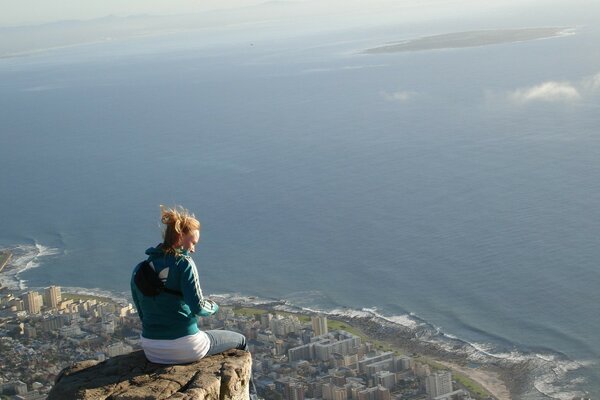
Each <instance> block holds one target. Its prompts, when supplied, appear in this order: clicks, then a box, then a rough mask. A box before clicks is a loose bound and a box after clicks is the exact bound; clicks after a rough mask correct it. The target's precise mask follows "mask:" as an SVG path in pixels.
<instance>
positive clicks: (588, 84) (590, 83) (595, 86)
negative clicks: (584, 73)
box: [583, 72, 600, 90]
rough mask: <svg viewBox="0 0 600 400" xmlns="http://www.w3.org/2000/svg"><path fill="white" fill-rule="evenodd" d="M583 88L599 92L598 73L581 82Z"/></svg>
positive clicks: (599, 77) (599, 75)
mask: <svg viewBox="0 0 600 400" xmlns="http://www.w3.org/2000/svg"><path fill="white" fill-rule="evenodd" d="M583 86H584V87H585V88H586V89H587V90H600V72H599V73H597V74H596V75H594V76H590V77H589V78H586V79H584V80H583Z"/></svg>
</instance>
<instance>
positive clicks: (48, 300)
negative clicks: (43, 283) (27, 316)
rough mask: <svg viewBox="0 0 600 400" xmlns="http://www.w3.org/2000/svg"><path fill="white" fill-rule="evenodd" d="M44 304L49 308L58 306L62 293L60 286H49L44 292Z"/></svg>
mask: <svg viewBox="0 0 600 400" xmlns="http://www.w3.org/2000/svg"><path fill="white" fill-rule="evenodd" d="M44 297H45V298H44V304H45V305H46V307H49V308H58V305H59V304H60V302H61V301H62V293H61V290H60V287H58V286H50V287H48V288H46V290H45V292H44Z"/></svg>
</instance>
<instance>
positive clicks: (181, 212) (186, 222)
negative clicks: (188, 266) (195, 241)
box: [160, 205, 200, 252]
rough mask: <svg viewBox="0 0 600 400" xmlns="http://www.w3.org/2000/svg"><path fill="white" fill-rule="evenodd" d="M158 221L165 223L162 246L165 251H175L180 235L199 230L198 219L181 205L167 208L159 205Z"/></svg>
mask: <svg viewBox="0 0 600 400" xmlns="http://www.w3.org/2000/svg"><path fill="white" fill-rule="evenodd" d="M160 221H161V222H162V223H163V224H164V225H165V230H164V232H163V248H164V250H165V251H167V252H177V246H178V244H179V240H180V239H181V236H183V235H186V234H188V233H190V232H191V231H194V230H200V221H198V220H197V219H196V217H195V216H194V214H192V213H190V212H189V211H188V210H186V209H185V208H183V207H181V206H175V207H173V208H168V207H165V206H163V205H161V206H160Z"/></svg>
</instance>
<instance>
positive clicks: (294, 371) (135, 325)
mask: <svg viewBox="0 0 600 400" xmlns="http://www.w3.org/2000/svg"><path fill="white" fill-rule="evenodd" d="M0 308H1V309H0V350H1V353H2V355H3V356H2V361H1V364H2V365H0V367H1V371H2V372H1V373H0V396H2V397H1V398H2V399H24V400H38V399H45V398H46V395H47V393H48V392H49V390H50V389H51V387H52V385H53V383H54V380H55V379H56V377H57V376H58V374H59V373H60V371H61V370H62V369H63V368H64V367H66V366H68V365H70V364H72V363H74V362H76V361H83V360H90V359H95V360H99V361H102V360H104V359H106V358H108V357H114V356H117V355H120V354H126V353H129V352H131V351H133V350H136V349H139V348H140V347H139V335H140V333H141V324H140V322H139V318H138V316H137V314H136V312H135V308H133V307H132V305H131V304H123V303H118V302H115V301H114V300H111V299H108V298H98V297H92V296H83V295H73V294H68V293H63V292H62V290H61V288H60V287H57V286H51V287H48V288H45V289H44V290H43V291H39V292H37V291H28V292H25V293H19V292H17V291H14V290H9V289H7V288H1V289H0ZM331 322H332V321H328V320H327V317H326V316H323V315H312V316H307V315H294V314H289V313H280V312H275V311H274V312H269V311H267V310H259V309H244V308H235V307H227V306H223V307H222V308H221V310H220V312H219V313H218V314H217V315H216V316H213V317H210V318H205V319H201V320H200V322H199V323H200V326H201V327H202V329H220V328H223V329H229V330H234V331H238V332H241V333H243V334H244V335H246V337H247V338H248V339H249V342H250V350H251V352H252V356H253V374H254V379H255V381H256V385H257V388H258V390H259V394H260V395H261V396H262V397H264V398H265V399H267V400H305V399H324V400H391V399H400V398H402V399H430V400H432V399H436V400H443V399H451V398H452V399H470V398H471V395H470V393H469V392H468V391H466V390H465V389H464V388H458V387H457V386H458V385H457V384H456V383H455V382H454V384H453V379H452V374H451V373H450V372H449V371H444V370H439V371H435V370H432V368H431V367H430V366H429V365H427V364H425V363H420V362H418V361H416V360H415V359H413V358H411V357H408V356H406V355H398V354H396V353H394V352H392V351H383V350H381V349H378V348H376V346H375V345H374V344H373V343H370V342H368V341H364V340H362V339H361V337H359V336H357V335H354V334H352V333H350V332H348V331H346V330H344V329H343V328H344V326H343V325H342V326H341V327H340V329H336V330H330V329H329V325H330V323H331Z"/></svg>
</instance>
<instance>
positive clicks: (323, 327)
mask: <svg viewBox="0 0 600 400" xmlns="http://www.w3.org/2000/svg"><path fill="white" fill-rule="evenodd" d="M310 320H311V322H312V328H313V332H314V333H315V336H321V335H326V334H327V333H328V332H329V330H328V329H327V317H326V316H324V315H317V316H313V317H310Z"/></svg>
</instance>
